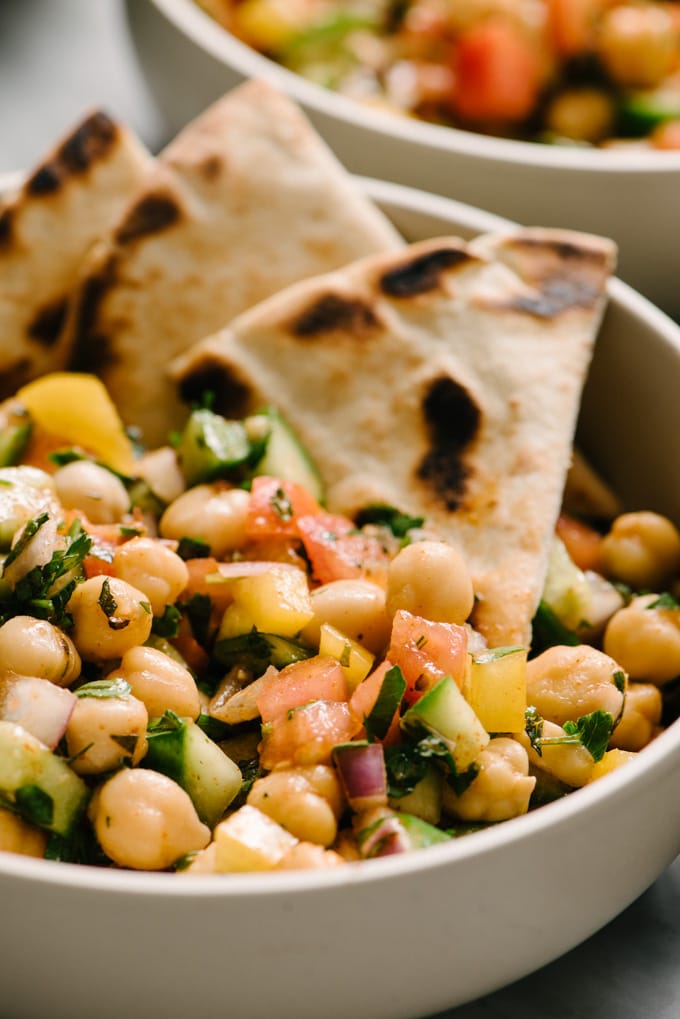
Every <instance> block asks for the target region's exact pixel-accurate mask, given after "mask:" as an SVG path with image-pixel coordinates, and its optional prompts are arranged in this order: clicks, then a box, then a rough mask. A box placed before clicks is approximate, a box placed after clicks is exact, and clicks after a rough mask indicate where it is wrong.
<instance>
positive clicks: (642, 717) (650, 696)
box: [609, 683, 662, 751]
mask: <svg viewBox="0 0 680 1019" xmlns="http://www.w3.org/2000/svg"><path fill="white" fill-rule="evenodd" d="M661 709H662V702H661V691H660V690H659V688H658V686H654V684H653V683H630V684H629V686H628V691H627V693H626V704H625V707H624V709H623V716H622V718H621V721H620V722H619V724H618V725H617V726H616V729H615V730H614V732H613V734H612V738H611V739H610V741H609V746H610V747H616V748H617V749H619V750H631V751H637V750H642V748H643V747H645V746H647V744H648V743H649V742H650V740H652V739H653V737H654V736H655V735H656V733H657V731H658V728H659V725H660V724H661Z"/></svg>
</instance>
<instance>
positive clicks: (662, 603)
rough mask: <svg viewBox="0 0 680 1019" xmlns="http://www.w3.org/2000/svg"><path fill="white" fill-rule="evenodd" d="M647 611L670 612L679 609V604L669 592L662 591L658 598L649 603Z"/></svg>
mask: <svg viewBox="0 0 680 1019" xmlns="http://www.w3.org/2000/svg"><path fill="white" fill-rule="evenodd" d="M647 608H648V609H669V610H670V611H671V612H672V611H674V610H676V609H680V602H679V601H678V600H677V598H674V597H673V595H672V594H671V593H670V591H664V592H663V594H660V595H659V597H658V598H655V599H654V601H652V602H650V603H649V605H648V606H647Z"/></svg>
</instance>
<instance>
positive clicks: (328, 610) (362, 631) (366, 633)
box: [300, 580, 391, 655]
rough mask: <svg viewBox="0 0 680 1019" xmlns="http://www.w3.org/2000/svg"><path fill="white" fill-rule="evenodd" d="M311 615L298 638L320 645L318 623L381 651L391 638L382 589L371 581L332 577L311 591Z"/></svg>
mask: <svg viewBox="0 0 680 1019" xmlns="http://www.w3.org/2000/svg"><path fill="white" fill-rule="evenodd" d="M311 597H312V606H313V608H314V616H313V618H312V619H311V620H310V621H309V622H308V623H307V624H306V626H305V627H304V629H303V630H302V631H301V632H300V639H301V640H303V641H305V643H307V644H311V645H312V646H313V647H318V646H319V639H320V636H321V626H322V624H323V623H330V625H331V626H334V627H335V628H336V629H338V630H340V631H341V632H342V633H344V634H345V636H347V637H350V638H351V639H352V640H355V641H357V643H358V644H361V645H362V647H365V648H367V649H368V650H369V651H372V652H373V654H376V655H377V654H380V653H381V652H382V651H383V650H384V649H385V647H386V646H387V644H389V640H390V629H391V623H390V619H389V616H388V615H387V612H386V609H385V591H384V590H383V588H382V587H380V586H379V585H378V584H374V583H373V582H372V581H370V580H331V581H330V582H329V583H327V584H322V585H321V586H320V587H317V588H316V589H315V590H314V591H312V595H311Z"/></svg>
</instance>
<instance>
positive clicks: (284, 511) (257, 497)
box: [246, 474, 320, 539]
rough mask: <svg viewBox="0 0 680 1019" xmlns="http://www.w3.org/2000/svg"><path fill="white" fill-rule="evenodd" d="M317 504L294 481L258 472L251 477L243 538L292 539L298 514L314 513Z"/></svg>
mask: <svg viewBox="0 0 680 1019" xmlns="http://www.w3.org/2000/svg"><path fill="white" fill-rule="evenodd" d="M319 510H320V506H319V504H318V503H317V501H316V499H315V498H314V497H313V496H312V495H310V493H309V492H308V491H307V489H306V488H304V487H303V486H302V485H298V484H297V483H296V482H294V481H282V480H281V479H280V478H271V477H268V476H266V475H264V474H263V475H260V476H259V477H257V478H253V483H252V487H251V490H250V503H249V506H248V515H247V517H246V537H247V538H251V539H261V538H272V537H276V538H280V537H287V538H295V537H297V536H298V529H297V521H298V517H301V516H307V515H310V514H314V513H318V512H319Z"/></svg>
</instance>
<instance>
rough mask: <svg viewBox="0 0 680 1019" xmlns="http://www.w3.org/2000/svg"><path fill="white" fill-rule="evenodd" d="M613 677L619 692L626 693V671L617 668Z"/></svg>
mask: <svg viewBox="0 0 680 1019" xmlns="http://www.w3.org/2000/svg"><path fill="white" fill-rule="evenodd" d="M612 679H613V681H614V686H615V687H616V689H617V690H618V691H619V693H625V692H626V674H625V672H623V671H622V670H621V669H617V670H616V671H615V673H614V675H613V676H612Z"/></svg>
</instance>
